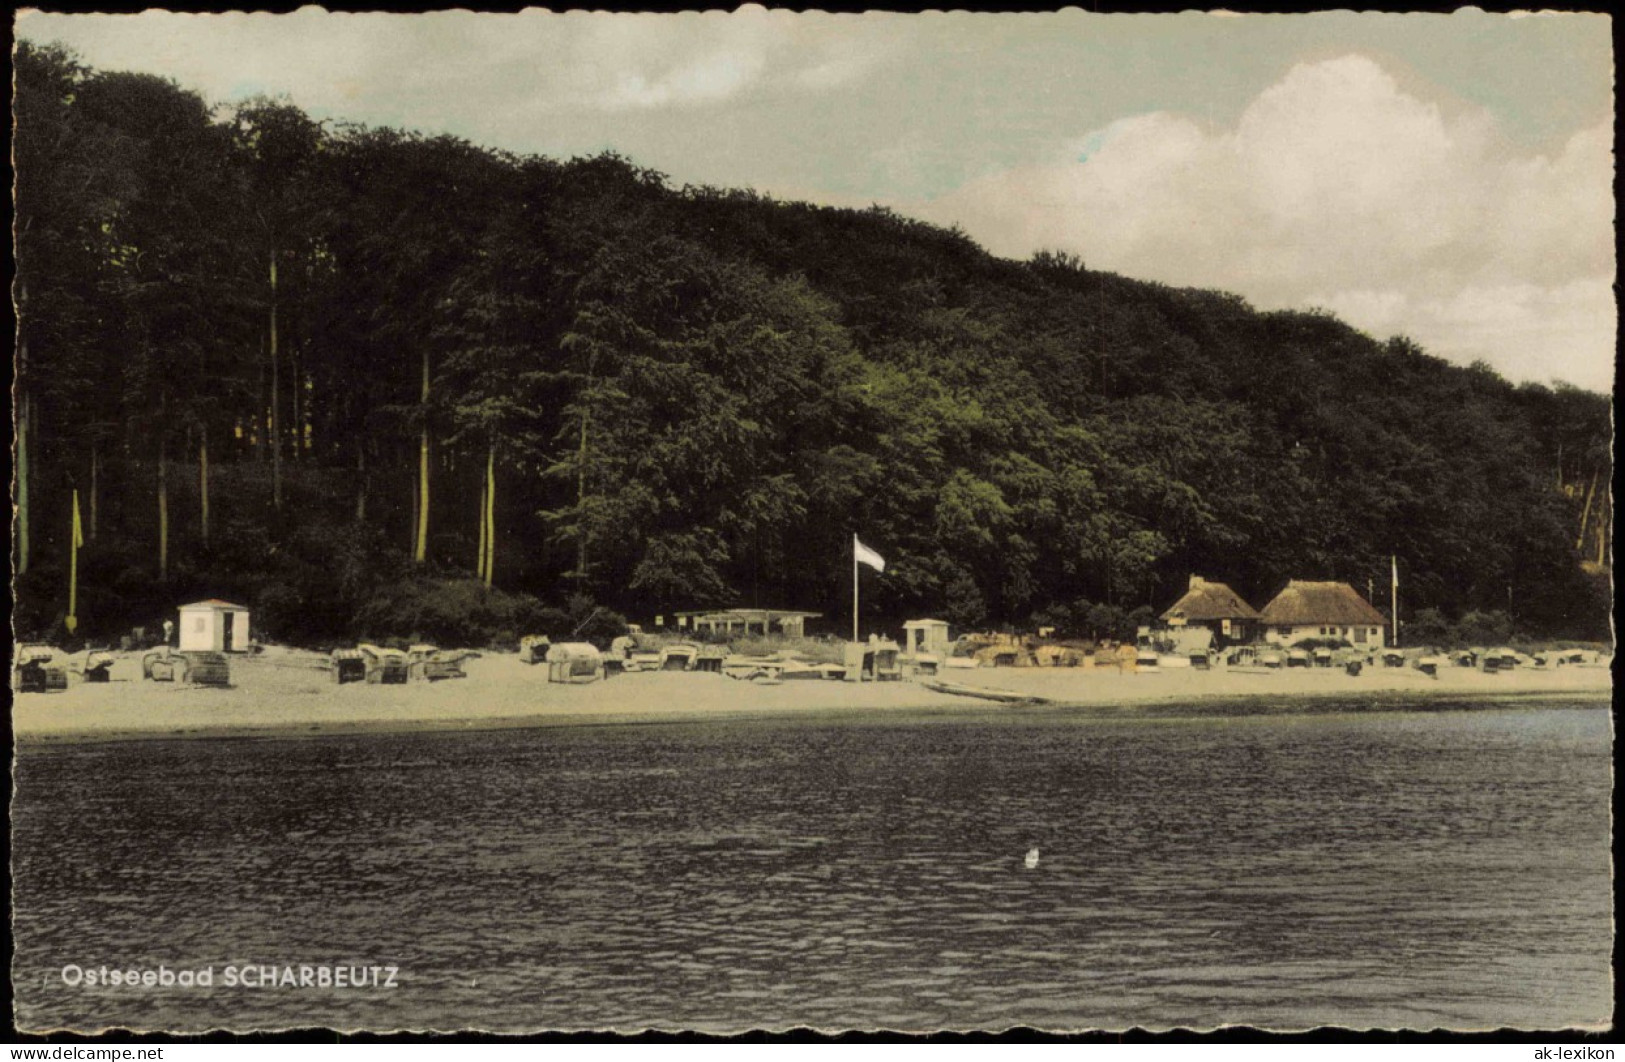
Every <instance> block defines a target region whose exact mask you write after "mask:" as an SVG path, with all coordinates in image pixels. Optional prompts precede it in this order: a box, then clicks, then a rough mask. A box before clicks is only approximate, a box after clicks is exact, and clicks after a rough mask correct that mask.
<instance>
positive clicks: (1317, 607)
mask: <svg viewBox="0 0 1625 1062" xmlns="http://www.w3.org/2000/svg"><path fill="white" fill-rule="evenodd" d="M1263 619H1264V622H1265V623H1266V624H1268V625H1270V626H1272V627H1309V626H1316V625H1322V624H1323V625H1325V626H1331V625H1333V624H1337V625H1339V626H1354V625H1358V626H1372V627H1381V626H1383V625H1385V624H1386V623H1387V622H1388V620H1387V619H1386V618H1385V617H1384V616H1383V614H1382V613H1380V612H1378V611H1377V610H1376V609H1374V608H1372V607H1371V603H1370V602H1368V601H1367V600H1366V599H1365V598H1363V597H1361V596H1360V595H1359V594H1358V593H1356V592H1355V590H1354V587H1352V586H1350V585H1349V584H1348V583H1315V582H1307V581H1303V580H1299V579H1294V580H1292V581H1291V582H1289V583H1287V584H1286V589H1285V590H1282V591H1281V592H1280V593H1279V594H1276V595H1275V600H1273V601H1271V602H1270V603H1269V604H1267V605H1265V606H1264V614H1263Z"/></svg>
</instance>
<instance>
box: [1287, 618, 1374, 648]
mask: <svg viewBox="0 0 1625 1062" xmlns="http://www.w3.org/2000/svg"><path fill="white" fill-rule="evenodd" d="M1386 633H1387V631H1386V628H1383V627H1374V626H1368V625H1363V624H1361V625H1350V624H1331V623H1327V624H1298V625H1295V626H1290V627H1283V626H1269V627H1265V628H1264V640H1265V641H1266V642H1269V643H1271V644H1273V645H1292V644H1293V643H1295V642H1300V641H1302V640H1303V639H1305V638H1341V639H1343V640H1344V641H1346V642H1348V643H1349V644H1350V645H1353V646H1354V647H1355V648H1357V649H1366V648H1370V649H1381V648H1383V647H1384V645H1385V641H1384V635H1385V634H1386Z"/></svg>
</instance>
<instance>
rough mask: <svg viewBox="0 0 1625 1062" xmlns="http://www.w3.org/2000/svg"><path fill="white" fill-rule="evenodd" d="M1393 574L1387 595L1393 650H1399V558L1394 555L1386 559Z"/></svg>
mask: <svg viewBox="0 0 1625 1062" xmlns="http://www.w3.org/2000/svg"><path fill="white" fill-rule="evenodd" d="M1388 562H1389V564H1390V566H1391V571H1392V573H1393V587H1392V592H1391V593H1390V595H1389V604H1388V607H1389V609H1391V610H1392V612H1393V614H1394V615H1393V622H1394V648H1395V649H1398V648H1399V556H1398V554H1394V555H1392V556H1390V557H1389V558H1388Z"/></svg>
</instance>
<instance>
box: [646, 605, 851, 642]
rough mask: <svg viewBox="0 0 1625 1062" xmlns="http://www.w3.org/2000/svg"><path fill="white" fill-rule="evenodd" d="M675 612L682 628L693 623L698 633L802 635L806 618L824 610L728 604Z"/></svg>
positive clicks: (816, 616)
mask: <svg viewBox="0 0 1625 1062" xmlns="http://www.w3.org/2000/svg"><path fill="white" fill-rule="evenodd" d="M676 615H677V626H678V627H679V628H683V627H692V628H694V631H695V633H697V634H721V635H724V636H726V635H731V634H736V633H737V634H741V635H747V636H748V635H751V634H760V635H763V636H766V635H769V634H783V635H786V636H787V637H791V638H800V637H802V635H803V633H804V631H805V626H806V622H807V621H808V620H810V619H817V618H818V617H819V616H822V615H823V613H822V612H796V611H793V610H790V609H778V608H725V609H705V610H702V611H698V612H679V613H677V614H676Z"/></svg>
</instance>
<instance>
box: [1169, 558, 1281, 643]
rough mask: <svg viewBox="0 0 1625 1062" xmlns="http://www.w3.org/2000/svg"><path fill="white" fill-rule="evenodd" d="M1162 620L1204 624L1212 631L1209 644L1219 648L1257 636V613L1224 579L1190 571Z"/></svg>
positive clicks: (1176, 624)
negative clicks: (1185, 584)
mask: <svg viewBox="0 0 1625 1062" xmlns="http://www.w3.org/2000/svg"><path fill="white" fill-rule="evenodd" d="M1162 622H1164V623H1166V624H1167V625H1168V626H1170V627H1206V628H1207V629H1208V630H1210V631H1212V632H1213V644H1214V645H1216V646H1218V647H1219V648H1223V647H1224V646H1226V645H1235V644H1237V643H1246V642H1250V641H1253V640H1254V639H1255V638H1257V637H1258V623H1259V615H1258V610H1257V609H1255V608H1253V606H1251V605H1249V604H1248V603H1247V602H1245V601H1243V600H1242V599H1241V595H1240V594H1238V593H1236V592H1235V591H1234V590H1232V589H1230V588H1229V587H1228V586H1226V585H1225V584H1224V583H1214V582H1209V581H1208V580H1206V579H1204V578H1202V577H1201V576H1200V575H1193V576H1191V583H1190V588H1189V589H1188V590H1186V591H1185V596H1184V597H1182V598H1180V599H1179V600H1178V601H1175V602H1174V603H1173V605H1172V606H1170V607H1169V609H1168V611H1166V612H1164V613H1163V614H1162Z"/></svg>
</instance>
